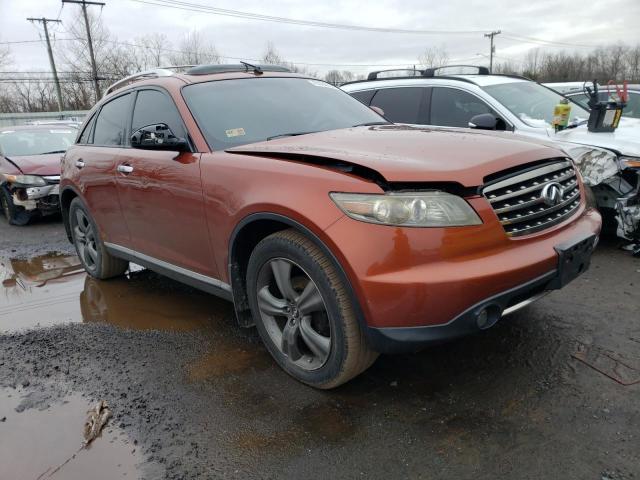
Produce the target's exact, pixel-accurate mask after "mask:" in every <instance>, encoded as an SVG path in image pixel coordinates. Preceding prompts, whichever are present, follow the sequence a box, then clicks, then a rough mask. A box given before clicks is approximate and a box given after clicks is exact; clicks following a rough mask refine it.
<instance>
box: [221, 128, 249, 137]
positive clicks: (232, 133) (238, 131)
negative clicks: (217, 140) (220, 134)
mask: <svg viewBox="0 0 640 480" xmlns="http://www.w3.org/2000/svg"><path fill="white" fill-rule="evenodd" d="M225 133H226V134H227V137H229V138H232V137H241V136H243V135H245V133H244V128H231V129H229V130H225Z"/></svg>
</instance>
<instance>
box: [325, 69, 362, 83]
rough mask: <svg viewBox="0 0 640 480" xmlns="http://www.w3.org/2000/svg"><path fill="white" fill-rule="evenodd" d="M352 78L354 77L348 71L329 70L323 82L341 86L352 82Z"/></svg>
mask: <svg viewBox="0 0 640 480" xmlns="http://www.w3.org/2000/svg"><path fill="white" fill-rule="evenodd" d="M354 78H355V75H354V74H353V72H350V71H349V70H329V71H328V72H327V73H326V74H325V76H324V81H325V82H328V83H331V84H333V85H342V84H343V83H346V82H350V81H352V80H353V79H354Z"/></svg>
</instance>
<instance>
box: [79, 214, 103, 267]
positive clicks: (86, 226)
mask: <svg viewBox="0 0 640 480" xmlns="http://www.w3.org/2000/svg"><path fill="white" fill-rule="evenodd" d="M75 217H76V218H75V225H74V227H73V237H74V239H75V241H76V248H77V249H78V256H79V257H80V259H81V260H82V262H83V263H84V265H85V267H87V268H88V269H89V270H95V269H96V268H97V265H98V248H97V242H96V234H95V232H94V229H93V226H92V224H91V222H89V219H88V218H87V215H86V214H85V213H84V212H83V211H82V210H81V209H76V211H75Z"/></svg>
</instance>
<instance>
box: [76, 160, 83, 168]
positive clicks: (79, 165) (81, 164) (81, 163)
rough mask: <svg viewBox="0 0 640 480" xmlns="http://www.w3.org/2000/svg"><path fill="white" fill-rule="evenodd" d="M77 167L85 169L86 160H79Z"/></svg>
mask: <svg viewBox="0 0 640 480" xmlns="http://www.w3.org/2000/svg"><path fill="white" fill-rule="evenodd" d="M76 167H77V168H82V167H84V160H82V159H81V158H79V159H78V160H76Z"/></svg>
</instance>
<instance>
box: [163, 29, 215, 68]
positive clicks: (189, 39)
mask: <svg viewBox="0 0 640 480" xmlns="http://www.w3.org/2000/svg"><path fill="white" fill-rule="evenodd" d="M169 60H170V61H171V63H173V64H174V65H201V64H213V63H221V57H220V54H219V53H218V50H216V47H215V45H213V44H212V43H211V42H210V41H208V40H206V39H205V38H204V37H203V36H202V34H201V33H200V32H198V31H197V30H192V31H191V32H189V33H187V34H186V35H185V36H184V37H183V38H182V40H181V41H180V44H179V47H178V50H176V51H173V52H171V54H170V55H169Z"/></svg>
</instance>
